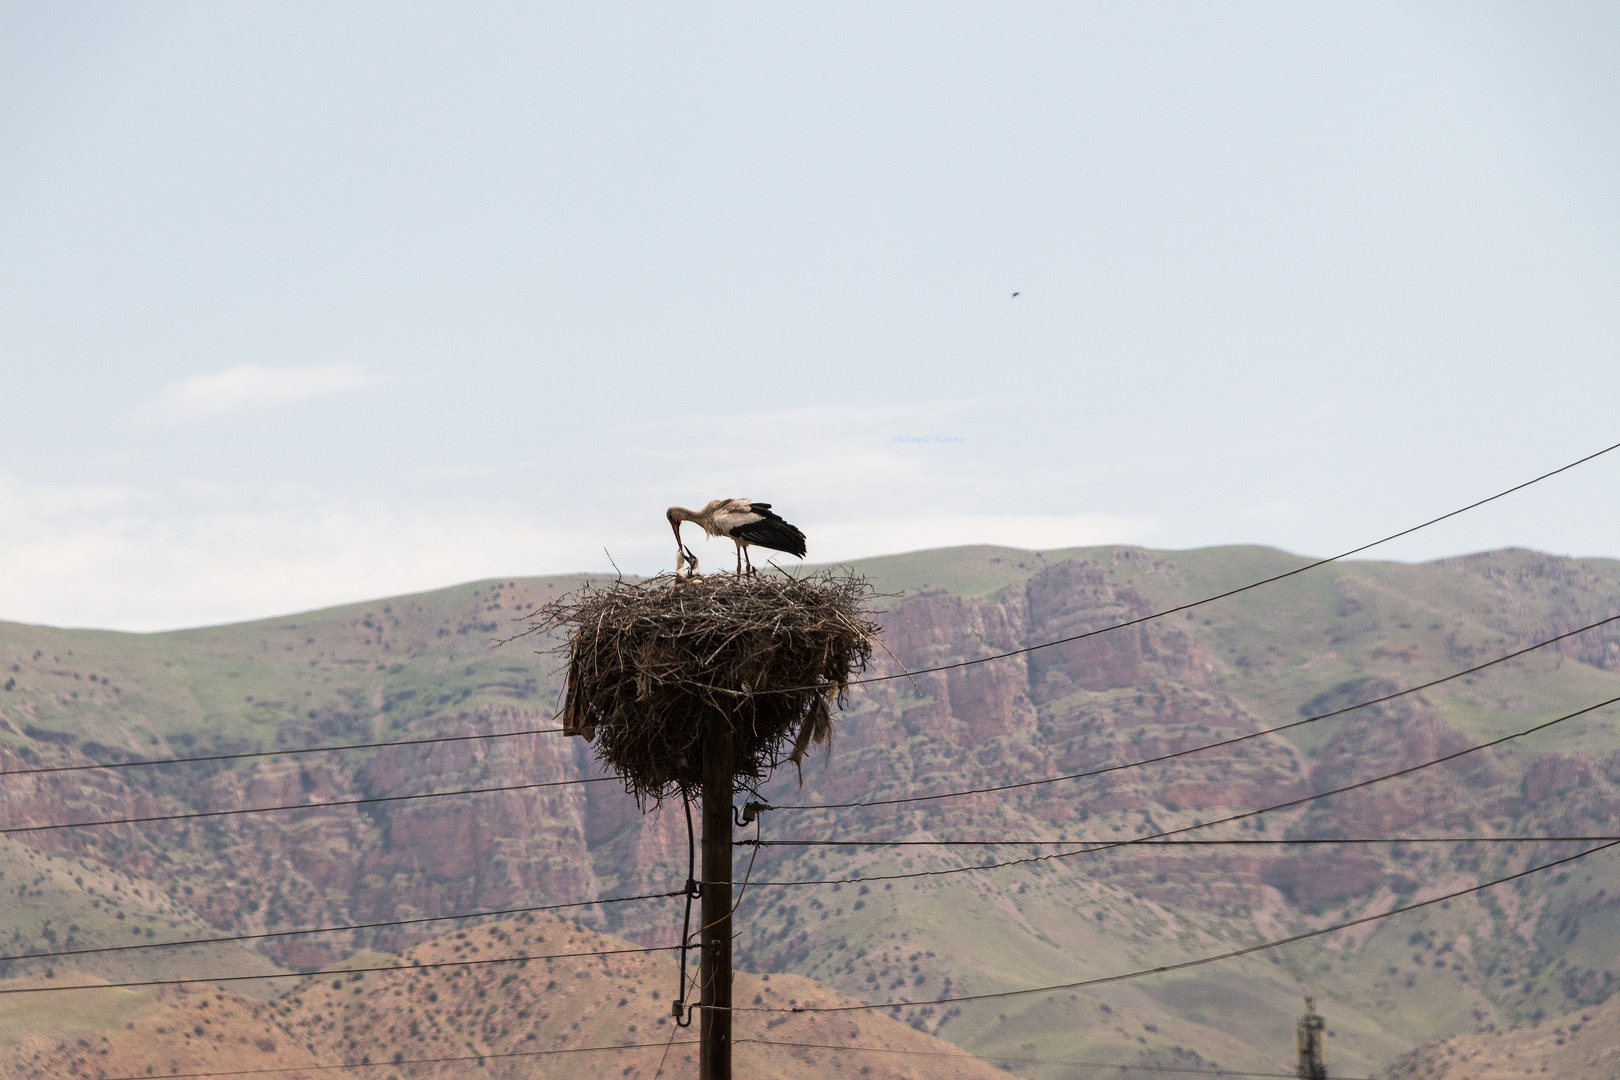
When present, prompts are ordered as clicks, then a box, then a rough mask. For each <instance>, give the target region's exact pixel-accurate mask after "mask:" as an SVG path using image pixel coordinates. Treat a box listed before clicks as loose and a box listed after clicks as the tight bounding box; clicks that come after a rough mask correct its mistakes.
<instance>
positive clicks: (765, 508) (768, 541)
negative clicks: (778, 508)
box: [731, 503, 805, 559]
mask: <svg viewBox="0 0 1620 1080" xmlns="http://www.w3.org/2000/svg"><path fill="white" fill-rule="evenodd" d="M770 505H771V504H770V503H754V504H753V507H752V509H753V511H754V513H756V514H760V515H762V518H761V520H759V521H751V522H749V523H748V524H747V525H735V526H733V527H732V529H731V535H732V536H735V537H737V539H739V540H746V541H748V542H749V543H750V544H757V545H758V546H760V547H763V548H770V549H771V550H772V551H785V552H787V553H788V554H789V555H797V556H798V557H799V558H801V559H802V558H804V552H805V546H804V533H802V532H800V531H799V530H798V529H797V528H795V527H794V526H792V525H789V524H788V523H787V522H785V521H783V520H782V519H781V518H780V517H779V516H777V515H776V514H773V513H771V509H770Z"/></svg>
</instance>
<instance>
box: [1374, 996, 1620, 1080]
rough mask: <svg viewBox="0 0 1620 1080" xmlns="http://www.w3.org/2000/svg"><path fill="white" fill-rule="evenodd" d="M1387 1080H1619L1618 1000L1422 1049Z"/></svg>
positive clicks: (1440, 1041) (1429, 1044) (1397, 1065)
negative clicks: (1529, 1078)
mask: <svg viewBox="0 0 1620 1080" xmlns="http://www.w3.org/2000/svg"><path fill="white" fill-rule="evenodd" d="M1388 1075H1389V1076H1390V1077H1391V1080H1400V1078H1404V1077H1422V1078H1423V1080H1508V1078H1510V1077H1512V1078H1515V1080H1517V1078H1520V1077H1524V1076H1535V1077H1537V1078H1538V1080H1620V996H1617V997H1611V998H1610V999H1609V1000H1608V1001H1607V1002H1605V1003H1604V1004H1602V1005H1599V1006H1596V1007H1595V1008H1590V1009H1585V1010H1582V1011H1581V1012H1576V1013H1571V1014H1569V1015H1568V1016H1564V1017H1561V1018H1559V1019H1558V1020H1552V1021H1548V1022H1546V1023H1543V1024H1540V1025H1539V1026H1537V1027H1533V1028H1520V1029H1518V1030H1515V1031H1505V1032H1495V1033H1489V1034H1479V1035H1457V1036H1454V1037H1452V1038H1449V1039H1435V1040H1433V1041H1432V1042H1427V1043H1424V1044H1423V1045H1422V1046H1420V1047H1418V1048H1417V1049H1416V1050H1414V1051H1412V1052H1411V1053H1410V1054H1407V1055H1406V1056H1405V1057H1403V1058H1401V1059H1400V1060H1399V1061H1397V1062H1396V1063H1395V1064H1394V1065H1393V1066H1391V1067H1390V1070H1389V1074H1388Z"/></svg>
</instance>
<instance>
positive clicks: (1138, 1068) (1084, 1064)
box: [732, 1039, 1368, 1080]
mask: <svg viewBox="0 0 1620 1080" xmlns="http://www.w3.org/2000/svg"><path fill="white" fill-rule="evenodd" d="M732 1041H733V1042H739V1043H753V1044H754V1045H755V1046H791V1047H798V1048H801V1049H805V1050H846V1051H852V1052H855V1053H863V1054H904V1055H906V1056H908V1057H942V1058H961V1059H963V1060H965V1061H984V1062H995V1061H1013V1062H1018V1063H1019V1064H1028V1065H1078V1066H1080V1067H1081V1068H1086V1069H1118V1070H1119V1071H1121V1072H1127V1071H1129V1072H1158V1073H1194V1074H1199V1075H1203V1076H1257V1077H1276V1078H1277V1080H1294V1077H1295V1075H1296V1074H1295V1073H1270V1072H1242V1071H1240V1070H1236V1069H1213V1068H1211V1069H1190V1068H1186V1067H1184V1066H1183V1067H1180V1068H1178V1067H1176V1066H1173V1065H1121V1064H1119V1063H1118V1062H1104V1061H1070V1060H1066V1059H1063V1058H1032V1057H1007V1056H1005V1055H1003V1054H982V1055H980V1054H969V1053H968V1052H967V1051H965V1050H964V1051H959V1052H957V1053H955V1054H953V1053H951V1052H949V1051H947V1050H898V1049H890V1048H889V1047H885V1046H838V1045H835V1044H833V1043H804V1042H778V1041H777V1040H775V1039H734V1040H732ZM1329 1080H1368V1078H1364V1077H1348V1076H1335V1077H1330V1078H1329Z"/></svg>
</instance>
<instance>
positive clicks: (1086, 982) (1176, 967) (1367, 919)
mask: <svg viewBox="0 0 1620 1080" xmlns="http://www.w3.org/2000/svg"><path fill="white" fill-rule="evenodd" d="M1617 846H1620V840H1613V841H1610V842H1609V843H1607V844H1603V845H1600V846H1599V847H1595V848H1589V849H1587V850H1586V851H1582V852H1578V853H1576V854H1574V855H1566V856H1565V857H1564V858H1562V859H1555V860H1553V861H1552V862H1547V863H1542V864H1541V865H1540V866H1533V867H1531V868H1530V869H1528V870H1521V871H1519V872H1518V873H1516V874H1509V875H1507V876H1506V877H1500V878H1497V879H1495V880H1494V881H1487V882H1484V883H1483V884H1480V885H1472V886H1469V887H1468V888H1466V889H1458V890H1457V891H1456V892H1451V893H1446V894H1445V895H1443V896H1436V897H1433V898H1432V899H1429V900H1421V901H1419V902H1418V903H1415V904H1407V905H1406V906H1405V907H1398V908H1393V909H1391V910H1389V911H1385V912H1381V913H1380V914H1377V915H1364V916H1362V917H1361V918H1359V919H1349V920H1347V921H1345V922H1341V923H1335V924H1334V925H1332V926H1326V927H1323V928H1322V929H1320V930H1307V931H1305V932H1304V933H1302V934H1294V935H1293V936H1292V937H1285V938H1278V939H1277V940H1275V941H1265V942H1261V943H1260V944H1258V945H1250V946H1248V947H1246V948H1242V949H1233V950H1232V951H1230V952H1224V953H1219V954H1217V955H1215V956H1205V957H1200V958H1199V959H1197V960H1185V961H1182V962H1181V963H1179V964H1163V965H1160V966H1159V967H1153V968H1141V969H1140V970H1137V971H1129V972H1126V973H1124V974H1122V975H1105V976H1103V977H1101V978H1097V979H1082V980H1080V981H1079V982H1071V983H1060V984H1058V985H1056V986H1035V987H1030V988H1029V989H1027V990H1002V991H999V992H996V993H989V994H965V995H963V996H961V997H948V998H936V999H934V1000H931V1001H890V1002H886V1003H883V1004H879V1005H827V1006H810V1005H797V1006H792V1007H789V1008H770V1007H766V1006H762V1005H752V1006H733V1007H732V1009H733V1011H734V1012H818V1013H821V1012H855V1011H858V1010H862V1009H892V1008H898V1007H910V1006H913V1005H948V1004H952V1003H954V1002H958V1001H987V1000H990V999H992V998H1008V997H1021V996H1024V995H1027V994H1044V993H1050V992H1055V991H1058V990H1078V989H1081V988H1082V987H1088V986H1101V985H1103V984H1105V983H1116V982H1124V981H1125V980H1127V979H1136V978H1141V977H1142V976H1144V975H1158V974H1162V973H1164V972H1170V971H1184V970H1186V969H1187V968H1194V967H1201V966H1203V965H1204V964H1213V963H1215V962H1216V961H1218V960H1231V959H1234V958H1236V957H1239V956H1247V955H1249V954H1250V953H1257V952H1262V951H1264V950H1266V949H1275V948H1277V947H1279V946H1282V945H1292V944H1293V943H1294V942H1296V941H1304V940H1306V939H1307V938H1314V937H1321V936H1322V935H1323V934H1331V933H1333V932H1335V931H1338V930H1347V929H1349V928H1350V927H1352V926H1361V925H1363V924H1365V923H1371V922H1377V921H1379V920H1380V919H1387V918H1389V917H1390V916H1392V915H1401V914H1404V913H1405V912H1408V911H1416V910H1417V909H1419V908H1425V907H1428V906H1430V905H1431V904H1439V903H1443V902H1444V901H1447V900H1455V899H1457V898H1458V897H1460V896H1467V895H1469V894H1470V893H1477V892H1483V891H1484V890H1486V889H1490V888H1494V887H1495V886H1497V885H1505V884H1506V883H1508V882H1510V881H1517V880H1518V879H1519V878H1522V877H1528V876H1529V875H1531V874H1539V873H1540V872H1541V871H1543V870H1551V869H1552V868H1553V867H1555V866H1563V865H1565V864H1566V863H1572V862H1575V861H1576V860H1577V859H1584V858H1586V857H1587V856H1588V855H1595V854H1597V853H1598V852H1600V851H1607V850H1609V849H1610V848H1612V847H1617Z"/></svg>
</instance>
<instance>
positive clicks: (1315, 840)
mask: <svg viewBox="0 0 1620 1080" xmlns="http://www.w3.org/2000/svg"><path fill="white" fill-rule="evenodd" d="M1604 840H1620V836H1343V837H1331V836H1329V837H1316V836H1313V837H1308V838H1305V839H1298V840H1272V839H1259V838H1253V839H1250V838H1234V839H1231V840H1138V841H1136V842H1134V843H1131V842H1130V841H1123V840H734V841H732V843H733V845H734V846H736V847H753V846H755V845H758V846H759V847H1049V846H1052V845H1054V844H1089V845H1095V846H1096V847H1097V848H1098V850H1112V849H1115V848H1120V847H1126V846H1132V847H1238V846H1242V845H1263V846H1270V847H1291V846H1293V845H1296V844H1543V843H1598V842H1601V841H1604ZM669 895H671V896H678V895H680V894H679V893H670V894H669ZM4 959H6V957H3V956H0V960H4Z"/></svg>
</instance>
